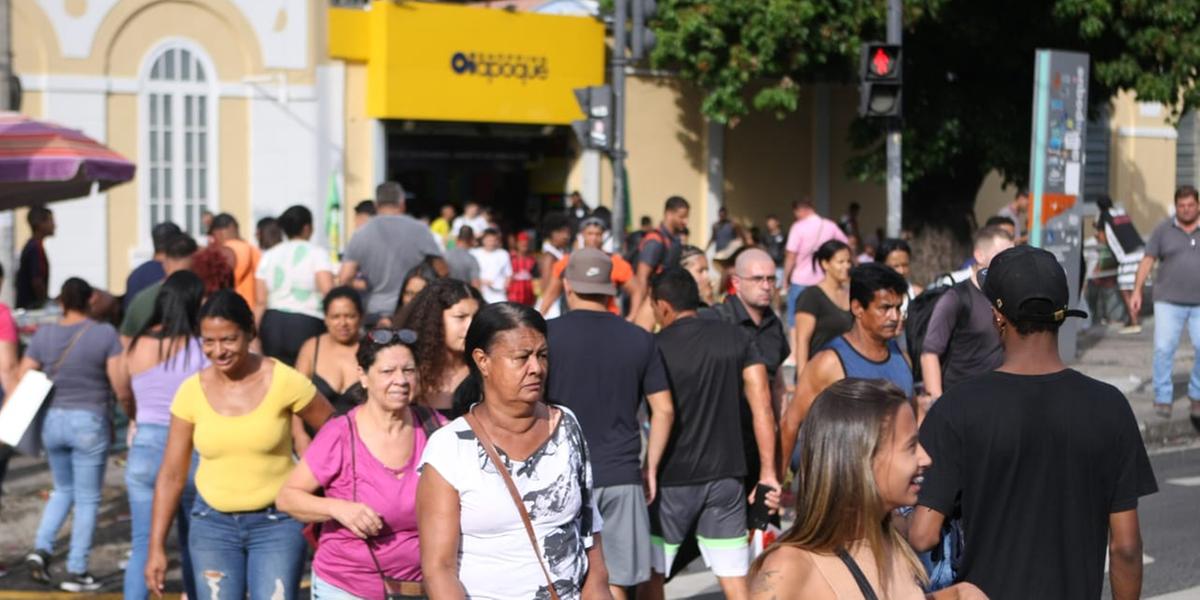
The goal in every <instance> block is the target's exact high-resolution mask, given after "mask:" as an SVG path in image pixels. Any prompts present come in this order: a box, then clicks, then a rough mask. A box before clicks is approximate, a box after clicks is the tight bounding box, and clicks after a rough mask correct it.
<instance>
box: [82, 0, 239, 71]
mask: <svg viewBox="0 0 1200 600" xmlns="http://www.w3.org/2000/svg"><path fill="white" fill-rule="evenodd" d="M131 4H136V3H131ZM222 4H224V2H223V0H218V1H217V2H214V3H212V4H211V5H198V4H190V3H161V4H154V5H151V6H148V7H146V8H144V9H143V10H141V11H138V12H136V13H132V14H130V15H128V16H127V17H125V18H124V20H120V21H118V19H121V16H120V15H115V14H114V15H110V17H109V21H111V22H112V23H107V24H106V25H105V26H104V27H102V30H101V33H102V34H103V33H104V32H105V30H106V29H108V28H115V27H116V26H117V25H118V24H119V25H120V29H119V30H116V31H114V32H113V34H114V35H115V37H113V38H112V39H111V40H105V39H102V40H101V42H104V41H108V44H109V45H108V46H105V48H107V56H108V59H107V68H108V75H110V76H113V77H137V76H138V75H140V72H139V69H140V68H141V67H142V63H143V62H144V61H145V60H146V58H147V53H148V52H150V51H151V49H153V48H154V47H155V46H157V45H158V44H159V43H160V42H161V41H162V40H163V39H164V38H165V37H168V36H181V37H186V38H187V39H190V40H192V41H193V42H196V43H197V44H199V45H200V46H202V47H203V48H204V51H205V52H206V53H207V54H208V56H209V58H211V59H212V61H213V64H214V66H215V67H216V69H217V75H218V79H219V80H221V81H223V82H240V81H241V80H242V79H243V78H244V77H246V76H248V75H250V74H252V73H255V72H257V71H258V70H259V67H258V66H257V64H256V63H257V62H258V61H257V55H258V45H257V42H256V41H255V38H254V37H253V35H252V34H251V35H250V37H246V34H247V32H248V31H247V29H246V28H247V27H248V25H246V24H245V23H244V21H243V20H242V18H241V15H240V13H237V12H236V10H237V9H236V8H233V7H232V6H226V10H229V11H234V12H233V13H223V12H218V10H217V8H218V7H221V6H222ZM118 6H121V7H124V6H126V5H125V4H121V5H118ZM115 12H117V11H114V13H115ZM97 37H100V36H97ZM211 77H212V75H211V74H209V78H210V79H211Z"/></svg>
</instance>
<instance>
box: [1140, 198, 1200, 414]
mask: <svg viewBox="0 0 1200 600" xmlns="http://www.w3.org/2000/svg"><path fill="white" fill-rule="evenodd" d="M1197 225H1200V194H1198V193H1197V192H1196V188H1194V187H1192V186H1190V185H1185V186H1183V187H1181V188H1179V190H1178V191H1176V192H1175V216H1174V217H1169V218H1167V220H1165V221H1163V222H1162V223H1161V224H1159V226H1158V227H1155V228H1154V233H1152V234H1150V241H1149V242H1147V243H1146V256H1145V257H1144V258H1142V263H1141V264H1140V265H1138V271H1137V279H1136V280H1135V281H1134V284H1133V295H1132V296H1131V297H1130V298H1129V311H1130V313H1132V314H1135V315H1136V314H1137V313H1139V312H1141V310H1142V288H1143V286H1145V285H1146V277H1148V276H1149V275H1150V270H1151V269H1153V268H1154V263H1155V262H1156V261H1157V262H1158V263H1160V264H1159V266H1158V275H1157V276H1155V278H1154V407H1155V408H1156V409H1157V410H1158V414H1159V415H1160V416H1162V417H1164V418H1165V417H1170V416H1171V406H1172V405H1173V404H1174V402H1175V386H1174V385H1173V384H1172V382H1171V370H1172V368H1173V367H1174V366H1175V350H1176V348H1178V347H1179V338H1180V335H1181V334H1182V333H1183V329H1184V327H1185V326H1186V327H1187V328H1188V337H1189V338H1191V340H1192V345H1193V346H1195V347H1196V350H1197V352H1196V355H1197V356H1198V357H1200V243H1198V240H1200V227H1197ZM1187 395H1188V398H1189V399H1190V400H1191V417H1192V426H1193V427H1195V428H1196V430H1197V431H1200V362H1196V363H1195V364H1193V365H1192V375H1191V377H1190V378H1189V379H1188V387H1187Z"/></svg>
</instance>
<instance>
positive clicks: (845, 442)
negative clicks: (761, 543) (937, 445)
mask: <svg viewBox="0 0 1200 600" xmlns="http://www.w3.org/2000/svg"><path fill="white" fill-rule="evenodd" d="M800 445H801V448H800V450H801V451H800V456H801V462H800V468H799V470H798V471H797V474H796V477H797V481H798V483H799V490H798V492H797V497H796V515H797V521H796V523H795V524H794V525H792V528H791V529H789V530H788V531H787V532H786V533H784V534H783V536H782V537H781V538H780V539H779V541H778V542H776V544H775V545H774V546H772V547H771V548H769V549H768V550H767V551H766V552H765V553H763V555H762V556H760V557H759V559H758V560H757V561H755V563H754V565H753V566H752V567H751V571H750V573H751V577H752V580H751V581H752V583H751V597H752V598H755V599H765V598H779V599H780V600H783V599H787V598H796V599H800V598H803V599H805V600H836V599H842V598H867V599H871V598H878V599H880V600H888V599H890V600H921V599H922V598H932V599H935V600H955V599H961V600H986V598H987V597H986V596H985V595H984V594H983V592H981V591H979V588H977V587H975V586H973V585H971V584H969V583H961V584H957V585H954V586H951V587H949V588H946V589H944V590H940V591H938V592H935V593H934V594H931V595H926V594H925V593H924V592H923V591H922V590H921V584H922V583H923V582H924V581H925V580H926V577H925V570H924V568H923V567H922V566H921V563H920V561H918V560H917V556H916V554H914V553H913V551H912V548H910V547H909V545H908V542H906V541H905V540H904V537H903V536H902V535H901V533H900V532H899V531H898V530H897V529H896V527H895V526H894V524H893V522H892V521H893V511H894V510H896V509H897V508H900V507H902V506H912V505H914V504H916V502H917V492H918V491H920V489H921V481H922V479H923V473H924V472H925V469H928V468H929V465H930V460H929V455H928V454H926V453H925V450H924V449H923V448H921V445H920V444H919V443H918V441H917V419H916V415H915V414H914V412H913V409H912V406H911V405H910V404H909V402H908V399H907V398H906V397H905V395H904V392H902V391H900V389H899V388H897V387H896V386H894V385H892V384H890V383H887V382H884V381H882V380H866V379H844V380H842V381H839V382H837V383H835V384H833V385H832V386H830V387H829V388H828V389H826V390H825V391H824V392H823V393H822V394H821V395H820V396H818V397H817V399H816V401H815V402H814V403H813V407H812V409H811V410H810V411H809V413H808V417H807V418H806V419H805V420H804V425H802V426H801V428H800Z"/></svg>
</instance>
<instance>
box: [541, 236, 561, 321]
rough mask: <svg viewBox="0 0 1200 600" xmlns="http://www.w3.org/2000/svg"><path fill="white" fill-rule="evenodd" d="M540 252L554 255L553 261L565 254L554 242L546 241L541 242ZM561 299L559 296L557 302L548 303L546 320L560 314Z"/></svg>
mask: <svg viewBox="0 0 1200 600" xmlns="http://www.w3.org/2000/svg"><path fill="white" fill-rule="evenodd" d="M542 252H543V253H545V254H549V255H550V256H553V257H554V262H558V261H559V260H560V259H562V257H564V256H566V253H564V252H563V251H562V250H559V249H558V248H557V247H555V246H554V244H551V243H550V242H548V241H545V242H542ZM562 303H563V299H562V298H559V299H558V302H555V303H554V304H551V305H550V310H548V311H546V320H547V321H549V320H550V319H553V318H555V317H558V316H561V315H562Z"/></svg>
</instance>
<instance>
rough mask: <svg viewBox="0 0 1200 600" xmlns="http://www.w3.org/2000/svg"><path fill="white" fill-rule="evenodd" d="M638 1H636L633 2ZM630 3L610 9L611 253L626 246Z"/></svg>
mask: <svg viewBox="0 0 1200 600" xmlns="http://www.w3.org/2000/svg"><path fill="white" fill-rule="evenodd" d="M634 1H637V0H634ZM629 2H630V0H616V1H615V3H614V6H613V8H614V9H615V10H614V11H613V13H614V14H613V47H612V90H613V91H612V96H613V97H612V102H613V104H612V108H613V129H612V150H611V151H610V156H611V158H612V168H613V193H612V200H613V208H612V234H613V240H612V241H613V250H614V251H615V252H617V253H618V254H620V252H621V250H623V249H624V248H623V246H624V244H625V64H626V62H627V61H626V59H625V46H626V39H625V38H626V23H625V19H626V18H627V16H628V15H629Z"/></svg>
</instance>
